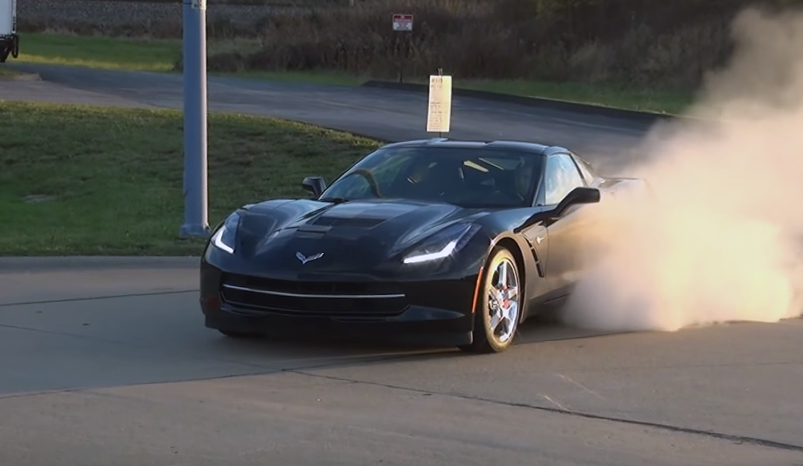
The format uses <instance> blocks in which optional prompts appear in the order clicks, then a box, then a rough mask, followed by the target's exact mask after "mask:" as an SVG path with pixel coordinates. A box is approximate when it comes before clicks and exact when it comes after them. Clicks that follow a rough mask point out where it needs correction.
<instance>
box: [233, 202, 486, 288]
mask: <svg viewBox="0 0 803 466" xmlns="http://www.w3.org/2000/svg"><path fill="white" fill-rule="evenodd" d="M288 212H290V213H291V214H290V215H287V213H288ZM482 215H484V213H483V212H482V211H478V210H475V209H464V208H461V207H458V206H455V205H451V204H434V203H417V202H411V201H384V200H377V201H373V200H371V201H351V202H346V203H341V204H329V203H320V202H314V201H312V202H311V201H291V202H288V203H284V204H280V205H278V206H276V207H274V208H273V209H260V208H254V209H251V210H250V211H248V212H246V213H245V214H244V216H243V219H242V222H241V226H240V229H239V231H238V240H237V243H238V247H239V248H240V250H239V252H238V254H239V255H241V257H242V258H244V259H248V260H249V262H250V263H252V264H254V266H255V267H258V268H259V270H261V271H265V272H272V274H273V275H275V274H276V273H281V274H282V275H285V274H287V275H292V276H295V277H298V276H299V274H303V273H309V274H313V275H314V274H336V273H337V274H341V273H352V272H355V273H366V274H369V275H376V272H377V271H378V269H381V268H382V266H383V264H387V262H388V261H390V260H391V259H393V258H395V257H397V256H398V255H399V254H402V253H404V252H406V251H407V250H408V248H410V247H411V246H414V245H415V244H417V243H419V242H420V241H421V240H423V239H425V238H427V237H428V236H429V235H431V234H433V233H435V232H437V231H439V230H440V229H441V228H444V227H446V226H448V225H450V224H452V223H455V222H457V221H460V220H473V219H475V218H478V217H480V216H482Z"/></svg>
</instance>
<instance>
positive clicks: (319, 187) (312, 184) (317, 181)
mask: <svg viewBox="0 0 803 466" xmlns="http://www.w3.org/2000/svg"><path fill="white" fill-rule="evenodd" d="M301 187H302V188H304V189H306V190H307V191H309V192H311V193H312V194H314V195H315V197H316V198H317V197H320V195H321V194H323V191H324V190H325V189H326V181H324V180H323V178H322V177H320V176H308V177H306V178H304V181H302V182H301Z"/></svg>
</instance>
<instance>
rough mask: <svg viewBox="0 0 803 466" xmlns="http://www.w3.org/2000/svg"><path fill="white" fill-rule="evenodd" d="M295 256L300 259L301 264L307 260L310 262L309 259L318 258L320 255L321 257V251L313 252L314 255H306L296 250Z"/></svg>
mask: <svg viewBox="0 0 803 466" xmlns="http://www.w3.org/2000/svg"><path fill="white" fill-rule="evenodd" d="M296 257H297V258H298V260H300V261H301V264H302V265H303V264H306V263H307V262H311V261H314V260H316V259H320V258H321V257H323V253H322V252H321V253H318V254H315V255H314V256H309V257H306V256H305V255H304V254H301V253H300V252H297V253H296Z"/></svg>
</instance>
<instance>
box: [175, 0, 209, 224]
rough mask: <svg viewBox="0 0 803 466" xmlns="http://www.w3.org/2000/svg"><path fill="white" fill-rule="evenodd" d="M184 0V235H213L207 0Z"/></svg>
mask: <svg viewBox="0 0 803 466" xmlns="http://www.w3.org/2000/svg"><path fill="white" fill-rule="evenodd" d="M183 3H184V38H183V39H184V44H183V45H184V57H183V61H184V63H183V68H184V224H183V225H182V226H181V231H180V236H181V237H182V238H189V237H193V236H194V237H206V236H208V235H209V220H208V212H207V201H208V199H207V161H206V155H207V152H206V150H207V134H206V128H207V126H206V124H207V123H206V113H207V95H206V0H183Z"/></svg>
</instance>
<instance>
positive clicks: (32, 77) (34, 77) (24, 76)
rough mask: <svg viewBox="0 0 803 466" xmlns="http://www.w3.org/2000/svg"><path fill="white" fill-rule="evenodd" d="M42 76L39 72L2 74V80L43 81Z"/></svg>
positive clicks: (0, 77)
mask: <svg viewBox="0 0 803 466" xmlns="http://www.w3.org/2000/svg"><path fill="white" fill-rule="evenodd" d="M41 80H42V77H41V76H39V74H37V73H20V74H12V75H10V76H0V81H41Z"/></svg>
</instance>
